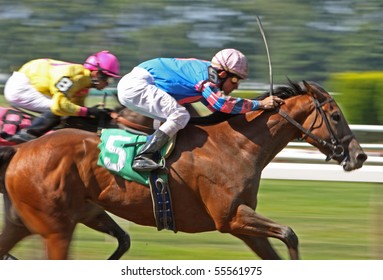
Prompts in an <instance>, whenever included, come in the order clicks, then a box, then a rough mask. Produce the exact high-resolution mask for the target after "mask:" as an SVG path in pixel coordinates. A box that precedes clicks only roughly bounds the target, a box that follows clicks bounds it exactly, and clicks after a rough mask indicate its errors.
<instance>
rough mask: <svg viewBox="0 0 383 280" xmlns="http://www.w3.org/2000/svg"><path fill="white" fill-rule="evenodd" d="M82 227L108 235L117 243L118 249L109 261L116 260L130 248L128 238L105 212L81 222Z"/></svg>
mask: <svg viewBox="0 0 383 280" xmlns="http://www.w3.org/2000/svg"><path fill="white" fill-rule="evenodd" d="M83 224H84V225H86V226H87V227H90V228H92V229H94V230H97V231H100V232H103V233H106V234H109V235H111V236H113V237H115V238H117V241H118V247H117V249H116V250H115V251H114V253H113V254H112V255H111V256H110V257H109V260H118V259H120V258H121V256H122V255H124V254H125V253H126V252H127V251H128V250H129V248H130V237H129V234H127V233H126V232H125V231H124V230H123V229H122V228H121V227H120V226H119V225H118V224H117V223H116V222H115V221H114V220H113V219H112V218H111V217H110V216H109V215H108V214H107V213H106V212H105V211H103V212H101V213H100V214H99V215H98V216H95V217H94V218H93V219H91V220H87V221H84V222H83Z"/></svg>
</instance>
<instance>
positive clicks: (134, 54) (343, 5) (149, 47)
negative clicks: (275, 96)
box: [0, 0, 383, 124]
mask: <svg viewBox="0 0 383 280" xmlns="http://www.w3.org/2000/svg"><path fill="white" fill-rule="evenodd" d="M256 15H258V16H259V17H260V18H261V20H262V23H263V26H264V29H265V32H266V37H267V40H268V44H269V47H270V53H271V59H272V65H273V72H274V82H275V84H281V83H285V82H286V77H289V78H290V79H292V80H303V79H304V80H311V81H316V82H318V83H321V84H323V85H327V84H328V85H329V86H330V88H329V90H330V91H338V92H346V93H347V94H349V96H352V98H351V99H352V100H353V102H351V101H347V100H350V98H346V100H342V103H345V104H344V106H346V108H345V111H346V114H347V115H350V117H349V118H351V121H352V122H353V123H364V124H366V122H368V123H370V124H379V123H380V124H382V123H383V113H379V111H382V112H383V110H382V109H383V108H382V107H383V100H382V99H383V97H382V96H383V93H382V92H383V91H382V90H381V89H382V83H383V82H382V80H383V76H382V73H381V72H380V71H381V70H382V65H383V56H382V54H381V52H382V45H383V36H382V31H383V20H382V19H383V2H382V1H381V0H367V1H361V0H338V1H325V0H291V1H282V0H236V1H227V0H209V1H207V0H195V1H191V2H189V1H185V0H152V1H136V0H82V1H78V2H73V3H70V4H68V3H67V2H65V1H53V0H2V1H1V3H0V26H1V28H2V31H1V33H0V54H1V58H0V83H3V82H4V80H5V79H6V78H7V77H8V76H9V74H10V73H11V72H12V71H13V70H15V69H18V68H19V67H20V66H21V65H22V64H24V63H25V62H26V61H28V60H31V59H35V58H40V57H49V58H55V59H61V60H65V61H72V62H78V63H81V62H83V61H84V60H85V59H86V57H87V56H89V55H90V54H91V53H93V52H96V51H100V50H102V49H108V50H110V51H112V52H113V53H115V54H116V55H117V56H118V57H119V58H120V60H121V64H122V65H121V67H122V73H127V72H129V71H130V70H131V69H132V68H133V67H134V66H135V65H136V64H138V63H140V62H142V61H144V60H147V59H150V58H154V57H195V58H201V59H206V60H210V59H211V57H212V56H213V55H214V54H215V53H216V52H217V51H218V50H220V49H222V48H229V47H230V48H237V49H239V50H241V51H242V52H243V53H245V54H246V55H247V57H248V58H249V60H250V72H251V73H250V79H249V82H253V83H261V84H267V83H268V82H269V71H268V63H267V56H266V52H265V47H264V45H263V41H262V37H261V34H260V32H259V28H258V26H257V22H256V18H255V16H256ZM360 73H364V74H365V77H364V78H363V80H362V81H358V82H356V85H355V83H354V84H349V83H351V82H352V81H354V80H355V76H353V75H354V74H356V75H357V76H359V74H360ZM339 74H342V75H341V76H340V75H339ZM371 75H372V76H371ZM371 80H372V81H371ZM339 81H341V82H340V83H339ZM344 81H348V82H349V83H345V82H344ZM366 81H367V82H366ZM378 81H379V83H377V82H378ZM371 84H373V85H371ZM378 84H379V85H378ZM378 86H379V87H378ZM377 87H378V89H380V90H378V89H377ZM355 89H357V90H355ZM370 93H371V94H370ZM377 93H378V94H377ZM365 97H369V98H371V99H372V100H371V99H369V101H373V102H369V103H368V104H364V105H363V106H361V103H363V101H361V103H356V100H362V99H364V98H365ZM346 103H347V104H346ZM348 103H351V104H348ZM355 103H356V104H355ZM354 110H355V111H363V112H364V113H361V114H360V115H361V116H358V114H357V116H354V112H353V111H354ZM365 111H367V113H365Z"/></svg>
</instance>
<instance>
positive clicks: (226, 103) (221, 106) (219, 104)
mask: <svg viewBox="0 0 383 280" xmlns="http://www.w3.org/2000/svg"><path fill="white" fill-rule="evenodd" d="M199 89H200V91H201V93H202V96H203V97H204V98H205V99H206V101H207V103H208V104H209V105H210V106H211V107H212V108H213V109H214V110H216V111H221V112H223V113H228V114H243V113H246V112H250V111H255V110H258V109H259V102H258V101H257V100H251V99H247V98H237V97H232V96H228V95H224V94H223V92H222V91H220V90H219V89H218V88H217V87H215V86H213V85H212V84H210V83H209V82H207V83H204V84H203V85H202V86H200V87H199Z"/></svg>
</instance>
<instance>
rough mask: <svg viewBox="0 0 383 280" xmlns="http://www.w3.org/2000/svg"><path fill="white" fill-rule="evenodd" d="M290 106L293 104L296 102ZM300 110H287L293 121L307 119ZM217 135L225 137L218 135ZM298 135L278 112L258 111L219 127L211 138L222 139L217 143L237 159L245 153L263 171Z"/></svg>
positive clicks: (291, 108)
mask: <svg viewBox="0 0 383 280" xmlns="http://www.w3.org/2000/svg"><path fill="white" fill-rule="evenodd" d="M290 102H291V104H294V101H290ZM297 107H299V106H297ZM297 107H295V105H292V106H284V108H285V110H288V111H286V112H287V113H288V114H289V115H290V116H291V117H292V118H302V117H303V118H304V117H305V116H306V117H307V115H308V114H307V112H305V111H304V109H305V106H301V107H302V108H297ZM306 109H307V108H306ZM218 131H224V132H225V133H218V134H217V132H218ZM298 132H299V131H298V130H297V129H296V128H295V127H294V126H292V125H291V124H290V123H289V122H288V121H287V120H286V119H284V118H283V117H282V116H281V115H280V114H278V113H277V112H275V111H273V112H269V111H257V112H251V113H248V114H246V115H242V116H237V117H235V118H232V119H230V120H229V121H228V122H225V123H222V124H220V125H219V126H217V128H215V132H214V133H210V135H214V136H215V135H221V136H218V138H217V140H216V141H217V142H218V143H220V142H221V144H222V143H224V144H225V147H227V149H232V151H231V152H232V153H233V154H234V155H239V154H244V153H246V157H248V158H250V157H253V159H254V163H255V164H256V165H257V166H258V167H260V168H262V169H263V168H264V167H265V166H266V165H267V164H268V163H269V162H270V161H271V160H272V159H273V158H274V157H275V156H276V155H277V154H278V153H279V152H280V151H281V150H282V149H283V148H285V147H286V146H287V144H288V143H289V142H291V141H292V140H294V139H295V138H297V135H298ZM228 141H230V143H228Z"/></svg>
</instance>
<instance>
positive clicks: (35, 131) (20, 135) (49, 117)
mask: <svg viewBox="0 0 383 280" xmlns="http://www.w3.org/2000/svg"><path fill="white" fill-rule="evenodd" d="M60 119H61V118H60V116H56V115H54V114H53V113H52V112H51V111H47V112H45V113H43V114H42V115H41V116H39V117H36V118H34V119H33V121H32V124H31V126H30V127H28V128H25V129H22V130H20V131H19V132H17V133H16V134H15V135H13V136H12V137H10V138H9V139H7V140H8V141H10V142H15V143H17V144H20V143H24V142H28V141H30V140H33V139H36V138H37V137H40V136H41V135H43V134H45V133H47V132H48V131H50V130H51V129H52V128H54V127H55V126H56V125H58V124H59V123H60Z"/></svg>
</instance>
